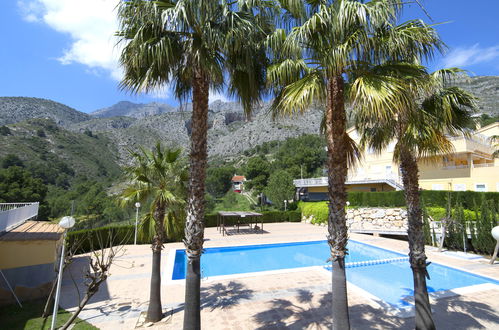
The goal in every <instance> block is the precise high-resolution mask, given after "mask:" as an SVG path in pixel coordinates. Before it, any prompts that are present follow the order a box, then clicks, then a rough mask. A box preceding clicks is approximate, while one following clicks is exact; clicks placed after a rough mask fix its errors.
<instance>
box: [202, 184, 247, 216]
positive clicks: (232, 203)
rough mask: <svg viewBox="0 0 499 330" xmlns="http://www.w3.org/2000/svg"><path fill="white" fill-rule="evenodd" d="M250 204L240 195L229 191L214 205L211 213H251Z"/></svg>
mask: <svg viewBox="0 0 499 330" xmlns="http://www.w3.org/2000/svg"><path fill="white" fill-rule="evenodd" d="M250 204H251V203H250V202H249V201H248V199H247V198H246V197H244V196H243V195H242V194H238V193H235V192H233V191H232V190H229V191H228V192H227V194H225V196H224V197H223V198H222V200H221V201H220V202H219V203H217V204H216V205H215V208H214V209H213V211H212V213H216V212H218V211H251V207H250Z"/></svg>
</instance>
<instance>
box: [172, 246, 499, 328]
mask: <svg viewBox="0 0 499 330" xmlns="http://www.w3.org/2000/svg"><path fill="white" fill-rule="evenodd" d="M324 241H326V240H308V241H298V242H281V243H268V244H265V243H264V244H254V243H253V244H243V245H234V246H213V247H209V248H207V249H220V248H222V249H224V248H237V247H251V246H262V245H265V246H272V245H283V244H284V245H297V243H298V245H300V244H306V243H313V242H324ZM349 241H354V242H356V243H358V244H362V245H367V246H370V247H374V248H376V249H381V250H384V251H388V252H392V253H396V254H398V255H400V256H406V255H405V254H403V253H401V252H399V251H396V250H394V249H390V248H386V247H379V246H376V245H374V244H371V243H368V242H360V241H357V240H355V239H351V240H349ZM177 251H185V249H183V248H173V249H170V250H169V251H168V256H167V262H166V270H165V271H163V272H162V276H163V278H166V281H164V282H163V284H162V285H175V284H180V285H184V284H185V281H186V280H185V279H178V280H173V279H172V277H173V270H174V266H175V256H176V253H177ZM432 263H435V264H437V265H439V266H441V267H445V268H450V269H456V270H459V271H462V272H465V273H467V274H471V275H473V276H477V277H480V278H483V279H485V280H488V281H493V282H495V283H483V284H474V285H470V286H464V287H459V288H454V289H449V290H442V291H435V292H429V293H428V296H429V298H430V302H432V301H437V300H439V299H444V298H449V297H455V296H460V295H464V294H470V293H475V292H482V291H485V290H491V289H499V280H497V279H495V278H492V277H489V276H485V275H481V274H475V273H472V272H470V271H468V270H466V269H463V268H460V267H457V266H447V265H444V264H441V263H439V262H432ZM306 271H318V272H319V273H322V274H323V275H327V276H331V271H330V270H328V269H327V268H326V264H325V265H323V266H308V267H296V268H283V269H276V270H268V271H259V272H248V273H240V274H229V275H218V276H212V277H201V281H202V282H204V283H211V282H214V281H220V280H230V279H240V278H248V277H258V276H265V275H276V274H289V273H298V272H306ZM347 282H348V289H349V290H350V289H353V291H357V292H358V293H359V294H361V295H362V296H364V297H365V298H367V299H369V300H371V302H372V303H374V304H376V305H377V306H379V307H380V308H381V309H382V310H384V311H385V312H386V313H388V314H390V315H392V316H395V317H400V318H410V317H414V316H415V305H414V298H413V297H407V300H406V301H407V303H408V304H409V306H396V305H392V304H390V303H388V302H385V301H384V300H383V299H381V298H379V297H377V296H375V295H374V294H372V293H370V292H368V291H366V290H364V289H362V288H360V287H359V286H357V285H355V284H353V283H352V282H350V281H347ZM496 283H497V284H496Z"/></svg>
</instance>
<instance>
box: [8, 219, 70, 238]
mask: <svg viewBox="0 0 499 330" xmlns="http://www.w3.org/2000/svg"><path fill="white" fill-rule="evenodd" d="M63 232H64V229H62V228H61V227H59V225H58V224H55V223H50V222H48V221H26V222H25V223H23V224H22V225H20V226H18V227H16V228H14V229H12V230H10V231H8V232H6V233H5V234H3V235H1V236H0V241H57V240H59V238H60V237H61V234H62V233H63Z"/></svg>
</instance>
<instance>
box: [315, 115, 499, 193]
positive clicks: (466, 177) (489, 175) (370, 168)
mask: <svg viewBox="0 0 499 330" xmlns="http://www.w3.org/2000/svg"><path fill="white" fill-rule="evenodd" d="M347 132H348V134H349V135H350V137H351V138H352V139H353V140H355V141H356V142H359V141H360V137H359V136H358V134H357V132H356V131H355V130H354V129H353V128H351V129H349V130H348V131H347ZM476 133H477V134H476V135H474V136H471V137H470V138H466V139H465V138H464V137H457V138H454V139H452V144H453V147H454V152H455V153H454V154H453V155H452V156H451V157H450V158H452V162H451V163H450V164H447V165H460V164H465V163H466V164H468V165H471V163H472V162H476V161H477V159H478V162H479V163H482V162H490V159H491V154H492V153H493V151H494V148H493V147H492V146H491V145H490V142H489V141H488V140H487V137H490V136H492V135H499V123H494V124H491V125H488V126H486V127H482V128H481V129H479V130H477V131H476ZM393 146H394V142H392V143H390V145H389V146H388V148H387V149H385V150H383V151H382V152H381V153H380V154H376V153H373V152H371V151H370V150H364V153H363V159H362V161H361V162H359V163H358V165H357V167H356V168H354V169H349V172H348V174H349V180H356V179H357V180H361V179H379V178H382V177H384V176H385V177H387V176H388V175H389V174H390V175H392V179H395V180H396V181H399V180H400V178H399V173H398V164H396V163H394V162H393ZM477 157H478V158H477ZM481 157H482V158H481ZM483 157H485V158H483ZM435 159H437V162H426V161H420V162H418V165H419V170H420V187H421V188H422V189H428V190H430V189H434V185H436V186H442V185H443V187H442V189H444V190H449V189H451V190H461V189H463V185H464V186H465V188H464V190H473V191H475V184H486V186H487V187H486V191H493V192H495V191H498V192H499V159H498V158H496V159H494V166H493V167H472V166H470V167H468V168H455V169H443V167H444V163H443V155H442V156H438V157H435ZM472 159H474V160H473V161H472ZM485 159H488V160H485ZM454 163H455V164H454ZM477 166H478V165H477ZM397 178H399V179H398V180H397ZM456 184H457V185H458V187H455V185H456ZM309 189H310V188H309ZM362 189H363V188H362ZM365 191H370V189H366V190H365ZM377 191H381V190H378V189H377Z"/></svg>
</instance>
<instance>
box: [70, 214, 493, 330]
mask: <svg viewBox="0 0 499 330" xmlns="http://www.w3.org/2000/svg"><path fill="white" fill-rule="evenodd" d="M264 229H265V233H264V234H255V233H248V232H246V231H244V230H242V233H240V234H234V235H229V236H225V237H223V236H222V235H221V234H220V233H218V232H217V230H216V228H207V229H206V231H205V238H206V239H207V241H206V242H205V247H216V246H219V247H220V246H237V245H249V244H265V243H284V242H294V241H309V240H321V239H325V234H326V228H325V227H319V226H313V225H310V224H305V223H280V224H265V225H264ZM350 237H351V238H352V239H355V240H357V241H361V242H366V243H369V244H372V245H375V246H379V247H383V248H386V249H390V250H394V251H398V252H402V253H407V252H408V246H407V242H404V241H398V240H393V239H387V238H380V237H373V236H368V235H360V234H351V236H350ZM178 248H183V244H182V243H171V244H166V245H165V250H164V254H163V259H162V268H163V270H164V272H163V278H162V281H163V282H162V283H163V285H162V292H161V294H162V302H163V306H164V307H165V309H168V310H169V311H170V312H169V314H170V316H169V318H168V320H167V321H165V322H160V323H159V324H156V325H154V326H152V327H151V328H152V329H156V328H157V329H182V322H183V301H184V284H183V283H182V281H180V282H179V281H176V282H171V281H168V280H167V278H166V273H167V269H166V268H167V260H168V258H169V256H168V255H169V252H170V251H174V250H175V249H178ZM427 254H428V257H429V260H430V261H434V262H438V263H440V264H444V265H448V266H452V267H456V268H460V269H463V270H467V271H469V272H472V273H475V274H479V275H484V276H488V277H492V278H495V279H497V280H499V264H498V263H497V262H496V264H495V265H489V264H488V262H487V261H486V260H465V259H461V258H456V257H452V256H449V255H445V254H440V253H438V252H436V251H435V250H434V249H433V248H431V247H427ZM85 267H86V262H85V258H79V259H77V260H76V261H75V262H74V263H73V265H72V266H71V271H72V273H73V274H74V278H75V280H76V281H77V282H79V281H80V280H79V279H78V276H77V274H81V269H82V268H85ZM150 269H151V250H150V246H149V245H139V246H133V245H132V246H127V251H126V254H125V255H124V256H123V257H121V258H120V259H119V260H118V262H117V263H116V264H115V265H113V268H112V270H111V276H110V277H109V278H108V280H107V282H106V283H105V285H103V286H102V288H101V290H100V291H99V293H98V294H97V295H96V297H94V298H93V299H92V300H91V303H90V304H88V305H87V307H86V309H85V310H84V311H83V312H82V313H81V314H80V318H82V319H84V320H86V321H88V322H90V323H92V324H93V325H95V326H97V327H98V328H100V329H113V330H114V329H133V328H134V327H135V325H136V323H137V320H138V316H139V314H140V312H141V311H144V310H146V308H147V301H148V298H149V280H150ZM347 271H348V270H347ZM330 283H331V277H330V273H328V272H326V271H324V270H320V269H311V268H308V269H307V270H305V271H303V270H301V271H294V272H288V273H278V274H264V275H254V276H249V277H244V276H235V277H234V278H230V279H229V278H226V279H210V278H208V279H205V280H203V281H202V284H201V286H202V288H201V290H202V293H201V294H202V299H201V304H202V311H201V318H202V328H203V329H217V330H218V329H220V330H224V329H327V328H329V327H330V322H331V319H330V315H331V303H330V301H331V299H330V295H331V284H330ZM348 290H349V291H348V295H349V305H350V319H351V325H352V328H353V329H413V328H414V318H413V317H401V316H396V315H394V314H393V313H390V312H389V311H388V310H386V309H384V308H383V307H381V306H380V305H379V304H378V303H377V302H376V301H375V300H373V299H371V298H369V296H368V295H366V294H365V292H364V291H362V290H360V289H357V288H356V287H353V286H351V285H349V287H348ZM460 293H461V294H460V295H454V296H450V297H433V298H432V306H433V310H434V318H435V322H436V325H437V328H438V329H453V330H454V329H499V312H498V311H499V289H498V288H497V286H496V287H495V288H494V287H492V288H485V289H484V288H482V289H481V290H478V291H474V292H460ZM77 297H78V296H77V293H76V290H75V287H74V284H73V281H72V280H71V277H70V276H69V273H65V274H64V281H63V294H62V297H61V304H62V306H63V307H64V308H66V309H70V310H71V309H72V308H74V306H75V304H76V301H77V299H78V298H77ZM437 298H438V299H437Z"/></svg>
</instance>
